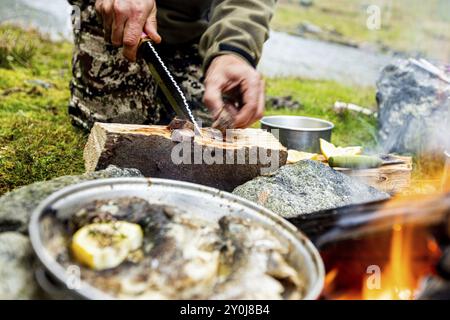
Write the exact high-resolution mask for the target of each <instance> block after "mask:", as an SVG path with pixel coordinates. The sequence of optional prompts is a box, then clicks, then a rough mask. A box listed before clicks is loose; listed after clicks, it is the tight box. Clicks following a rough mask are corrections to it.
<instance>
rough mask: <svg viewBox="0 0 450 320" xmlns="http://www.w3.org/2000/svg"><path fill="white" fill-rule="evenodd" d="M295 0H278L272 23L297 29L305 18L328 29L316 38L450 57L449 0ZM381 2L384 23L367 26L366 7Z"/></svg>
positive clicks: (285, 28)
mask: <svg viewBox="0 0 450 320" xmlns="http://www.w3.org/2000/svg"><path fill="white" fill-rule="evenodd" d="M298 3H299V1H297V0H290V1H289V0H280V1H279V4H278V7H277V11H276V13H275V16H274V19H273V21H272V27H273V28H274V29H275V30H280V31H286V32H291V33H296V32H297V31H298V26H299V25H300V24H301V23H311V24H314V25H316V26H319V27H321V28H322V29H323V30H325V32H324V33H323V34H322V35H315V36H314V37H319V38H320V37H324V35H325V38H329V39H331V40H337V41H340V40H342V39H346V40H347V41H351V42H356V43H371V44H377V45H378V46H379V47H383V46H387V47H389V48H391V49H393V50H397V51H402V52H410V53H415V52H419V53H424V54H427V55H429V56H431V57H432V58H436V59H440V60H442V61H447V62H448V61H450V33H449V32H448V30H450V2H449V1H448V0H428V1H422V0H395V1H384V0H372V1H367V0H315V1H314V5H313V6H311V7H307V8H305V7H302V6H300V5H299V4H298ZM369 5H376V6H378V7H379V8H380V9H381V11H380V13H381V28H380V29H379V30H370V29H369V28H368V27H367V23H366V22H367V19H368V17H369V14H368V13H367V7H368V6H369Z"/></svg>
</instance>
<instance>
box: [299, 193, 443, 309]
mask: <svg viewBox="0 0 450 320" xmlns="http://www.w3.org/2000/svg"><path fill="white" fill-rule="evenodd" d="M314 216H315V217H314ZM449 217H450V194H446V195H434V196H421V197H418V196H414V197H408V198H400V199H394V200H389V201H383V202H376V203H371V204H366V205H359V206H350V207H346V208H342V209H336V210H330V211H324V212H321V213H318V214H317V215H316V214H313V215H311V216H309V217H308V216H307V217H303V218H302V219H301V220H299V219H296V220H295V221H293V222H294V223H295V224H297V226H299V227H300V228H301V229H302V230H303V231H304V232H306V233H307V234H308V235H310V236H311V237H313V238H314V240H315V243H316V244H317V246H318V247H319V248H320V250H321V254H322V257H323V259H324V262H325V266H326V269H327V277H326V285H325V289H324V291H323V298H325V299H393V300H406V299H417V298H436V297H437V295H436V294H435V293H436V292H438V293H439V297H442V296H446V297H447V298H450V284H449V283H448V282H446V281H445V280H444V278H446V277H447V276H448V273H450V259H448V258H444V256H443V255H442V251H444V250H446V248H450V247H448V245H449V244H450V228H449V222H450V220H449ZM447 250H450V249H447ZM446 272H447V274H446ZM425 280H426V281H425Z"/></svg>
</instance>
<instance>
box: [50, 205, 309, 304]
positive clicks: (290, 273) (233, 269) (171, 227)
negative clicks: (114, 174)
mask: <svg viewBox="0 0 450 320" xmlns="http://www.w3.org/2000/svg"><path fill="white" fill-rule="evenodd" d="M99 219H100V220H102V219H104V220H108V219H109V220H126V221H128V222H133V223H138V224H140V225H141V227H142V228H143V230H144V245H143V247H142V249H141V250H142V257H141V258H139V259H138V260H139V261H133V260H132V259H128V261H127V262H124V263H123V264H122V265H120V266H119V267H117V268H114V269H111V270H105V271H101V272H98V271H94V270H90V269H88V268H84V267H82V266H81V268H82V276H83V280H84V281H87V282H88V283H90V284H91V285H93V286H94V287H97V288H99V289H100V290H103V291H104V292H105V293H107V294H110V295H112V296H114V297H116V298H126V299H130V298H133V299H146V298H150V299H253V300H256V299H298V298H301V297H302V295H303V287H304V284H303V281H302V279H301V278H300V276H299V275H298V273H297V272H296V271H295V269H294V268H293V267H292V266H290V265H289V264H288V262H287V259H288V255H289V253H290V251H291V248H290V246H289V244H288V243H281V242H280V241H279V240H278V238H277V237H276V236H275V235H274V234H273V233H272V232H271V231H270V230H267V229H265V228H263V227H260V226H257V225H255V224H254V222H252V221H250V220H246V219H243V218H240V217H235V216H224V217H223V218H222V219H220V220H219V223H216V222H212V221H208V220H204V219H202V218H198V217H196V216H195V215H193V214H191V213H187V212H185V211H182V210H180V209H178V208H174V207H169V206H158V205H151V204H149V203H148V202H147V201H145V200H143V199H140V198H131V197H130V198H119V199H115V200H97V201H93V202H92V203H90V204H88V205H86V206H85V207H84V208H83V209H82V210H80V211H78V212H77V214H75V215H73V216H72V218H71V219H70V220H69V221H68V223H69V224H71V225H72V226H73V227H74V228H75V227H79V226H83V225H86V224H89V223H92V222H96V221H98V220H99ZM49 224H51V225H60V226H61V225H67V221H65V222H64V223H63V224H61V221H59V222H58V221H57V220H53V221H50V222H49ZM51 230H52V229H51ZM59 232H60V236H59V238H61V239H65V240H64V241H67V242H69V241H70V239H68V238H67V233H66V231H63V230H60V231H59ZM69 234H70V233H69ZM64 237H66V238H64ZM57 238H58V237H52V238H51V239H50V240H49V242H51V243H54V245H53V248H54V249H52V252H53V250H54V252H56V256H59V257H60V259H58V260H59V262H60V263H62V264H63V265H71V264H73V261H72V260H71V258H70V256H69V255H68V254H67V252H63V251H61V250H64V245H61V242H58V241H57ZM58 248H59V249H58ZM58 250H59V252H57V251H58Z"/></svg>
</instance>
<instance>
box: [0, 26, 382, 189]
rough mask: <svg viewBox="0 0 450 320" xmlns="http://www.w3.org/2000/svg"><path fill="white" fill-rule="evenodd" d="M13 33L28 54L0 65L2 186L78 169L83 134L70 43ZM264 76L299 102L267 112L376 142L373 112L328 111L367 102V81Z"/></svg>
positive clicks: (344, 139) (345, 138) (340, 140)
mask: <svg viewBox="0 0 450 320" xmlns="http://www.w3.org/2000/svg"><path fill="white" fill-rule="evenodd" d="M12 34H13V35H15V37H16V38H17V41H16V43H18V44H23V43H26V44H27V46H28V48H29V51H27V52H33V54H31V55H29V54H28V53H27V52H26V53H24V55H23V56H22V55H21V54H20V53H19V51H17V50H16V51H14V52H16V53H15V55H17V57H16V58H14V59H8V62H9V65H8V66H7V67H3V68H0V194H3V193H5V192H7V191H9V190H12V189H14V188H16V187H19V186H22V185H26V184H29V183H32V182H35V181H41V180H47V179H51V178H54V177H57V176H61V175H67V174H79V173H82V172H83V170H84V168H83V159H82V152H83V147H84V144H85V142H86V134H84V133H82V132H81V131H79V130H78V129H75V128H74V127H72V125H71V123H70V119H69V117H68V115H67V104H68V101H69V96H70V93H69V81H70V78H71V72H70V61H71V51H72V45H71V44H70V43H69V42H51V41H50V40H48V39H46V38H45V37H43V36H41V35H39V34H38V33H37V32H35V31H30V30H28V31H26V32H24V31H23V30H20V29H17V28H14V27H5V26H3V27H0V35H6V36H7V37H11V35H12ZM0 43H3V39H2V38H0ZM11 50H14V47H11ZM24 61H26V63H24ZM267 81H268V84H267V87H268V92H267V94H268V95H270V96H288V95H290V96H292V97H293V98H294V99H296V100H299V101H301V103H302V105H303V107H302V108H301V109H299V110H297V111H292V110H271V109H270V108H269V109H268V111H267V114H269V115H270V114H293V115H306V116H313V117H320V118H324V119H328V120H330V121H332V122H334V123H335V124H336V129H335V131H334V133H333V134H334V136H333V141H334V142H335V143H336V144H338V145H350V144H352V145H355V144H364V145H373V144H374V143H375V138H374V137H375V131H374V128H375V120H374V119H373V118H370V117H365V116H357V117H355V116H354V115H352V114H348V113H343V114H341V115H338V114H336V113H335V112H334V111H332V106H333V104H334V102H335V101H336V100H340V101H344V102H352V103H355V104H359V105H362V106H368V107H370V106H373V105H374V104H375V101H374V90H373V89H370V88H368V89H363V88H349V87H346V86H342V85H339V84H337V83H335V82H330V81H306V80H299V79H268V80H267Z"/></svg>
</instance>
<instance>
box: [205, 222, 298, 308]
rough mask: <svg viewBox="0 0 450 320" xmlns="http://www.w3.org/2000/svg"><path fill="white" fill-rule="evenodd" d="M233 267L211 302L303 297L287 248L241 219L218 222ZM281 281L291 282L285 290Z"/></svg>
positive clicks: (269, 234) (217, 288)
mask: <svg viewBox="0 0 450 320" xmlns="http://www.w3.org/2000/svg"><path fill="white" fill-rule="evenodd" d="M219 225H220V228H221V231H222V235H223V237H224V239H227V240H226V241H227V249H226V250H227V251H228V252H229V254H225V255H224V256H225V257H226V259H227V260H228V261H224V263H227V264H229V265H231V272H230V274H229V276H228V277H227V278H226V279H225V280H224V281H223V282H222V283H219V284H218V285H217V286H216V287H215V288H214V291H215V294H214V295H213V296H212V297H211V299H217V300H222V299H227V300H228V299H238V300H240V299H246V300H249V299H252V300H260V299H283V298H300V297H301V288H302V281H301V280H300V277H299V275H298V273H297V272H296V271H295V270H294V269H293V268H292V267H291V266H290V265H289V264H288V263H287V262H286V260H285V258H284V256H285V255H287V254H289V247H288V245H284V244H282V243H281V242H280V241H278V239H277V238H276V237H275V236H274V235H273V234H271V233H270V231H268V230H266V229H263V228H261V227H257V226H252V225H251V223H250V222H249V221H247V220H244V219H242V218H239V217H233V216H225V217H223V218H222V219H221V220H220V221H219ZM278 279H280V280H284V281H285V282H287V283H292V285H290V288H284V286H283V285H282V283H281V282H280V281H278Z"/></svg>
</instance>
